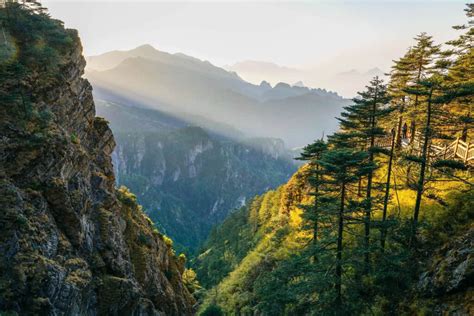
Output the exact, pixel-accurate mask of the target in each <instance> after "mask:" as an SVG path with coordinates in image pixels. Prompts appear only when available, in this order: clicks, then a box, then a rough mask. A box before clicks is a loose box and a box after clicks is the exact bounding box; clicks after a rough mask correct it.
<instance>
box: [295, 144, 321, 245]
mask: <svg viewBox="0 0 474 316" xmlns="http://www.w3.org/2000/svg"><path fill="white" fill-rule="evenodd" d="M327 149H328V145H327V144H326V142H324V141H323V140H317V141H315V142H314V143H312V144H309V145H307V146H306V147H305V148H304V149H303V152H302V153H301V156H300V157H298V158H297V159H298V160H303V161H308V162H309V163H308V164H309V167H310V169H309V178H308V180H309V183H310V185H311V188H312V189H313V192H312V193H311V195H313V197H314V202H313V205H309V206H301V207H302V208H303V209H304V211H305V213H304V214H303V218H304V219H305V221H306V222H307V223H308V226H309V227H311V229H312V230H313V245H316V243H317V241H318V225H319V217H320V203H319V197H320V195H321V193H322V192H321V191H322V186H323V184H324V179H323V175H322V174H321V167H320V165H319V164H318V160H319V159H321V157H322V155H323V153H324V152H326V150H327Z"/></svg>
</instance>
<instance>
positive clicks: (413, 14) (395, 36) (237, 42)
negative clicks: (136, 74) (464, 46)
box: [42, 0, 466, 72]
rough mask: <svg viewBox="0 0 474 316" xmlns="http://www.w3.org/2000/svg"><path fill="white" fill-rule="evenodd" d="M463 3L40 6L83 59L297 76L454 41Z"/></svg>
mask: <svg viewBox="0 0 474 316" xmlns="http://www.w3.org/2000/svg"><path fill="white" fill-rule="evenodd" d="M465 1H466V0H461V1H457V0H449V1H427V0H425V1H416V0H411V1H384V0H378V1H375V0H374V1H368V0H365V1H355V0H352V1H350V0H349V1H347V0H346V1H337V0H333V1H304V2H295V1H292V2H281V1H279V2H270V1H211V2H199V1H187V2H179V1H173V2H164V1H151V0H149V1H87V0H86V1H77V0H76V1H73V0H50V1H47V0H45V1H42V3H43V5H44V6H45V7H47V8H49V11H50V13H51V15H52V16H53V17H55V18H58V19H61V20H63V21H64V22H65V25H66V27H70V28H76V29H78V30H79V34H80V36H81V38H82V42H83V46H84V52H85V54H86V55H89V56H90V55H96V54H100V53H104V52H107V51H111V50H117V49H119V50H124V49H131V48H134V47H136V46H139V45H141V44H145V43H147V44H151V45H153V46H154V47H155V48H157V49H159V50H163V51H167V52H171V53H175V52H182V53H185V54H187V55H191V56H194V57H197V58H200V59H203V60H208V61H210V62H211V63H213V64H215V65H217V66H224V65H231V64H234V63H236V62H239V61H244V60H257V61H267V62H273V63H276V64H279V65H283V66H287V67H296V68H299V69H305V70H308V69H313V70H321V71H324V70H325V69H332V70H333V71H341V72H342V71H348V70H351V69H359V70H362V71H363V70H367V69H370V68H373V67H379V68H381V69H383V70H384V71H385V70H387V69H389V66H390V64H391V62H392V60H394V59H398V58H399V57H400V56H401V55H403V53H404V52H405V51H406V49H407V48H408V47H409V46H410V45H411V44H412V43H413V41H412V39H413V37H414V36H415V35H416V34H418V33H420V32H428V33H429V34H431V35H433V37H434V39H435V40H436V42H438V43H442V42H445V41H447V40H449V39H452V38H454V37H456V31H454V30H452V29H451V26H452V25H457V24H462V23H465V21H466V18H465V16H464V12H463V9H464V6H465V4H464V3H465Z"/></svg>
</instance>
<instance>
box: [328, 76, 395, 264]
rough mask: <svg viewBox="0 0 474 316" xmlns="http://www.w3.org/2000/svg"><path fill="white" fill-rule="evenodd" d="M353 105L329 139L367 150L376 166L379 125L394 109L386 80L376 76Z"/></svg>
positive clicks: (368, 206) (369, 204)
mask: <svg viewBox="0 0 474 316" xmlns="http://www.w3.org/2000/svg"><path fill="white" fill-rule="evenodd" d="M358 94H359V97H358V98H354V99H353V100H352V101H353V104H352V105H350V106H347V107H345V108H344V110H345V111H344V112H343V113H341V118H339V119H338V120H339V122H340V129H341V131H340V132H338V133H335V134H334V135H333V136H332V137H331V138H330V139H331V141H334V142H335V143H336V144H337V145H338V146H344V147H351V146H353V148H354V147H355V148H364V150H366V151H367V152H368V162H369V163H373V162H374V157H375V153H376V152H379V148H378V146H377V145H378V144H377V140H378V139H381V138H384V137H385V136H386V133H385V131H384V129H383V128H382V127H381V125H380V119H381V118H383V117H384V116H386V115H388V114H389V113H390V112H391V111H393V108H390V107H388V106H387V104H388V102H389V100H390V97H389V96H388V94H387V87H386V85H384V84H383V81H382V80H381V79H379V78H378V77H375V78H374V79H373V80H372V81H371V82H370V85H368V86H367V87H366V90H365V91H362V92H359V93H358ZM373 176H374V174H373V170H372V171H370V172H369V173H368V174H367V184H366V195H365V201H364V203H363V204H364V212H365V215H364V245H365V254H364V262H365V272H366V273H368V271H369V269H370V227H371V213H372V209H373V204H374V203H373V200H374V197H373V196H372V191H373Z"/></svg>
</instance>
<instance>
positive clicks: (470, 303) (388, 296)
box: [193, 165, 474, 315]
mask: <svg viewBox="0 0 474 316" xmlns="http://www.w3.org/2000/svg"><path fill="white" fill-rule="evenodd" d="M309 174H310V173H309V168H308V166H307V165H306V166H303V167H302V168H301V169H300V170H299V171H298V172H297V173H296V174H295V175H294V176H293V177H292V178H291V179H290V180H289V181H288V183H287V184H285V185H283V186H281V187H279V188H278V189H276V190H274V191H269V192H267V193H265V194H263V195H260V196H257V197H255V198H254V199H252V201H251V202H250V203H249V204H248V205H247V206H245V207H243V208H241V209H240V210H239V211H238V212H235V213H234V214H232V215H231V216H229V217H228V218H227V219H226V220H225V221H224V222H223V223H222V224H221V225H219V226H218V227H216V228H215V229H214V230H213V232H212V233H211V235H210V237H209V238H208V240H207V243H206V244H205V246H204V248H203V250H202V252H201V254H200V255H199V256H198V257H197V258H196V259H195V261H194V263H193V265H194V268H195V269H196V272H197V274H198V277H199V280H200V282H201V283H202V284H203V286H205V287H206V288H207V289H208V291H207V297H206V299H205V300H204V303H203V306H202V309H201V310H205V309H206V308H207V307H208V306H213V305H218V306H220V308H221V309H222V310H223V311H224V313H225V314H235V313H241V314H245V315H247V314H253V313H262V314H271V315H287V314H307V313H315V312H317V313H320V314H330V315H332V314H334V313H335V311H334V306H331V305H328V306H324V305H321V302H320V300H322V299H319V298H318V296H317V295H314V293H318V292H320V291H323V289H325V290H326V289H327V287H328V286H330V285H329V284H326V283H322V282H324V278H321V276H318V273H320V272H322V273H326V274H327V273H330V272H329V271H331V269H330V267H327V266H325V264H326V263H325V262H324V261H316V262H314V261H312V259H311V256H312V251H311V248H310V249H307V247H308V245H309V244H311V234H310V231H309V230H308V227H307V226H305V219H304V215H303V212H304V206H303V205H311V204H312V203H313V202H312V198H311V196H310V192H311V186H310V184H309V182H308V176H309ZM398 194H399V195H400V199H401V203H402V204H401V206H400V207H401V210H402V214H404V215H403V217H407V218H408V212H409V210H411V208H412V207H413V198H412V194H413V193H412V192H410V190H402V191H400V192H398ZM443 196H445V201H446V203H447V204H446V205H445V206H444V207H440V205H439V204H437V202H436V201H430V202H427V203H426V204H425V205H424V208H423V214H422V216H423V218H425V222H424V227H425V228H424V229H423V232H422V237H420V239H421V240H423V243H422V245H420V248H419V249H418V250H417V251H416V252H415V253H403V252H401V251H400V249H399V248H398V249H397V244H398V243H401V244H403V243H404V241H403V240H400V238H403V237H402V236H403V235H401V234H402V232H401V231H400V232H398V234H400V235H397V236H393V240H391V241H390V243H392V247H394V248H390V249H391V250H390V252H391V253H390V254H386V256H387V259H386V260H388V262H387V261H385V260H383V258H380V257H376V258H377V259H375V260H378V261H376V262H377V263H376V264H378V265H379V268H378V269H381V270H382V271H383V273H384V274H387V275H384V276H379V277H376V278H374V279H371V281H370V282H373V283H370V284H371V286H373V287H375V288H377V286H381V287H382V288H384V287H385V288H386V291H384V292H383V293H380V294H379V296H378V297H377V298H376V299H374V300H373V301H372V300H369V299H368V298H364V299H362V298H361V301H360V302H357V301H350V302H347V303H348V304H353V305H354V306H353V308H357V309H358V312H357V313H356V314H360V313H363V311H364V310H367V309H368V310H371V311H373V312H379V313H381V314H391V311H397V314H398V315H400V314H403V315H413V314H416V313H418V312H420V311H421V310H424V311H426V312H427V313H429V314H431V313H434V314H435V315H445V314H448V315H469V314H470V313H471V312H472V310H473V308H474V299H473V298H474V296H473V289H472V282H471V281H470V280H472V277H473V269H472V267H473V264H472V258H471V257H472V247H473V244H472V241H473V233H474V230H473V227H472V219H473V216H474V214H473V213H472V210H473V209H474V205H472V201H474V199H473V192H472V190H471V191H469V190H467V188H463V189H460V190H459V191H458V190H457V188H456V187H455V186H451V187H449V188H447V189H446V192H445V195H443ZM393 203H394V204H392V206H391V211H390V212H391V214H393V215H395V214H397V212H398V206H397V205H396V204H395V203H396V202H395V201H393ZM392 233H393V234H397V232H395V231H394V232H392ZM357 236H358V228H357V227H354V228H353V229H352V230H351V231H348V232H347V233H346V236H345V238H347V241H346V243H347V245H346V246H347V247H348V248H349V249H348V250H346V251H347V252H345V255H346V256H358V255H359V254H358V253H357V252H356V251H355V247H356V245H357V243H356V242H355V241H356V240H357V239H356V238H358V237H357ZM374 238H376V235H374ZM398 247H400V245H398ZM320 260H323V259H320ZM390 261H391V262H390ZM387 264H388V266H386V265H387ZM359 282H368V281H362V280H360V281H359ZM377 282H381V284H380V285H377ZM364 284H365V283H364ZM357 285H358V284H350V283H349V284H348V285H347V289H346V291H347V292H346V294H345V295H347V299H348V300H349V299H350V300H352V296H351V295H354V294H352V293H350V291H351V290H355V289H356V288H357ZM369 293H370V292H369ZM369 293H366V295H368V294H369ZM358 303H360V304H361V305H362V306H358V307H355V306H356V305H357V304H358ZM359 308H360V309H359Z"/></svg>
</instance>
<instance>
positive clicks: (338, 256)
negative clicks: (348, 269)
mask: <svg viewBox="0 0 474 316" xmlns="http://www.w3.org/2000/svg"><path fill="white" fill-rule="evenodd" d="M345 199H346V185H345V184H344V183H343V184H342V188H341V206H340V208H339V225H338V230H337V254H336V286H335V287H336V304H337V305H336V306H340V304H341V303H342V233H343V229H344V203H345Z"/></svg>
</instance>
